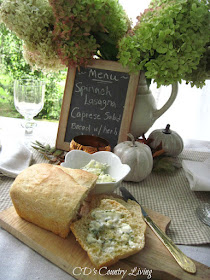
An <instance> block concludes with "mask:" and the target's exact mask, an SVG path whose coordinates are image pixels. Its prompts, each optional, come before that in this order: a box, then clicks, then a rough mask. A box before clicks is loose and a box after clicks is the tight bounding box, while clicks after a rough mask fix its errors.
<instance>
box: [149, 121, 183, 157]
mask: <svg viewBox="0 0 210 280" xmlns="http://www.w3.org/2000/svg"><path fill="white" fill-rule="evenodd" d="M148 138H149V139H150V140H152V141H151V143H150V144H149V146H150V148H151V149H156V148H157V147H158V146H159V145H160V144H162V149H163V150H164V151H165V155H168V156H178V155H179V154H180V153H181V152H182V151H183V148H184V143H183V140H182V138H181V137H180V136H179V134H178V133H177V132H175V131H173V130H171V129H170V125H169V124H167V126H166V128H165V129H156V130H154V131H153V132H152V133H151V134H150V135H149V137H148Z"/></svg>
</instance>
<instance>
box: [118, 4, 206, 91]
mask: <svg viewBox="0 0 210 280" xmlns="http://www.w3.org/2000/svg"><path fill="white" fill-rule="evenodd" d="M207 2H208V1H206V0H201V1H199V0H188V1H186V0H176V1H172V0H152V1H151V4H150V7H149V9H147V10H145V12H144V13H143V14H141V15H140V16H139V18H138V20H139V21H138V24H137V25H136V26H135V27H134V29H133V30H132V32H130V33H128V34H127V35H126V36H125V37H124V38H123V39H122V40H121V41H120V43H119V60H120V62H121V63H122V64H123V65H124V66H128V67H129V68H130V69H131V71H134V72H135V71H139V70H144V71H145V75H146V77H147V78H148V79H154V81H155V82H156V83H157V86H158V87H159V86H161V85H170V84H172V83H174V82H181V80H186V81H187V82H190V83H191V85H192V86H194V85H196V86H197V87H202V86H203V84H204V81H205V79H206V75H203V74H204V73H207V72H208V71H209V70H208V69H207V63H204V61H203V58H204V60H205V61H207V48H208V45H209V38H210V29H209V23H210V21H209V11H208V10H209V7H208V3H207ZM208 54H209V53H208ZM201 66H202V68H201ZM204 67H206V68H204ZM198 72H202V75H199V74H198ZM196 73H197V74H196ZM198 76H199V78H198Z"/></svg>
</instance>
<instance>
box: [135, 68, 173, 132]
mask: <svg viewBox="0 0 210 280" xmlns="http://www.w3.org/2000/svg"><path fill="white" fill-rule="evenodd" d="M177 93H178V83H174V84H172V91H171V95H170V97H169V99H168V101H167V102H166V103H165V104H164V105H163V107H162V108H161V109H159V110H158V109H157V106H156V102H155V98H154V96H153V95H152V92H151V90H149V88H148V86H147V82H146V78H145V75H144V72H142V71H141V73H140V79H139V86H138V92H137V95H136V103H135V107H134V113H133V119H132V122H131V127H130V133H131V134H132V135H133V136H134V137H135V138H137V137H140V136H142V135H143V134H145V133H146V132H147V131H148V130H149V129H150V127H151V126H152V125H153V124H154V122H155V121H156V120H157V119H158V118H159V117H160V116H161V115H162V114H163V113H165V112H166V111H167V110H168V109H169V107H170V106H171V105H172V104H173V102H174V101H175V99H176V96H177Z"/></svg>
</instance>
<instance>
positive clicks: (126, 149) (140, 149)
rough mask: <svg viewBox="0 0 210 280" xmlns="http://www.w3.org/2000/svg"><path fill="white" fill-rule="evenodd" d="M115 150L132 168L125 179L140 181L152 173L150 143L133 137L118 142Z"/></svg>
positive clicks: (123, 161)
mask: <svg viewBox="0 0 210 280" xmlns="http://www.w3.org/2000/svg"><path fill="white" fill-rule="evenodd" d="M130 137H131V136H130ZM113 152H114V153H115V154H116V155H117V156H118V157H119V158H120V159H121V161H122V163H125V164H128V165H129V166H130V168H131V171H130V172H129V174H128V175H127V176H126V177H125V179H124V181H132V182H140V181H142V180H144V179H145V178H146V177H147V176H148V175H149V174H150V173H151V171H152V167H153V157H152V152H151V149H150V147H149V146H148V145H146V144H143V143H140V142H137V141H135V140H134V138H133V139H132V141H125V142H121V143H119V144H117V146H115V147H114V149H113Z"/></svg>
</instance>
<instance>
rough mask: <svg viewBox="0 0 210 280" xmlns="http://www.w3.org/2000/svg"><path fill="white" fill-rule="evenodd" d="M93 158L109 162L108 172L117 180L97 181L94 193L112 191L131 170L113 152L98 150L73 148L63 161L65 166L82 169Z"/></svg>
mask: <svg viewBox="0 0 210 280" xmlns="http://www.w3.org/2000/svg"><path fill="white" fill-rule="evenodd" d="M91 159H94V160H96V161H98V162H101V163H107V164H108V165H109V167H108V168H107V170H106V173H108V174H110V175H111V177H113V178H114V179H115V180H116V181H115V182H110V183H109V182H106V183H96V186H95V188H94V189H93V191H92V193H97V194H99V193H111V192H113V191H114V190H115V189H116V188H117V187H118V186H119V185H120V183H121V182H122V180H123V179H124V178H125V177H126V176H127V175H128V173H129V172H130V167H129V166H128V165H127V164H122V162H121V160H120V158H119V157H118V156H117V155H115V154H114V153H112V152H105V151H101V152H96V153H94V154H88V153H86V152H84V151H80V150H72V151H70V152H68V153H67V154H66V156H65V162H63V163H61V165H62V166H63V167H67V168H73V169H80V168H82V167H84V166H85V165H86V164H88V163H89V162H90V161H91Z"/></svg>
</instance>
